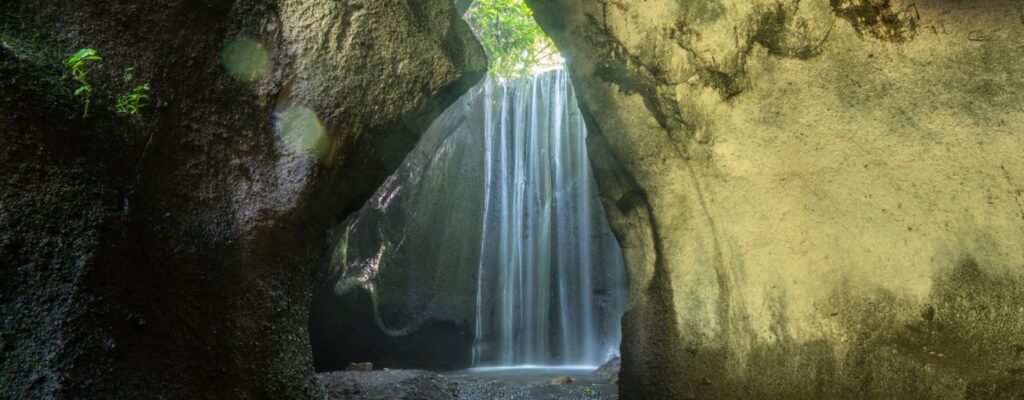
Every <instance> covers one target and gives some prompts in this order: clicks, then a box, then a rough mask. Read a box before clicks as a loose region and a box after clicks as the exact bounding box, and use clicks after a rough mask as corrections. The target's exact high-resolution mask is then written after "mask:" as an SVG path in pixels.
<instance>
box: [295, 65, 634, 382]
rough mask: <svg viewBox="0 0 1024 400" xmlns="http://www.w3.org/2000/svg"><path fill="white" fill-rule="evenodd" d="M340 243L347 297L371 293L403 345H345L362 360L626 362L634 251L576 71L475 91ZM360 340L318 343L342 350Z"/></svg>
mask: <svg viewBox="0 0 1024 400" xmlns="http://www.w3.org/2000/svg"><path fill="white" fill-rule="evenodd" d="M340 236H342V238H343V239H342V241H341V243H340V244H339V246H338V248H337V253H336V255H335V260H334V263H333V264H334V268H335V269H334V271H333V274H335V276H336V277H337V285H335V286H334V288H333V290H334V294H345V293H351V292H350V291H351V290H354V289H357V288H366V289H369V290H367V294H368V295H369V296H370V297H371V298H372V303H373V310H372V312H373V316H374V318H373V321H370V322H368V323H372V324H375V325H376V326H377V327H378V328H379V329H378V331H379V332H380V335H384V336H387V337H388V338H383V339H382V338H377V339H372V340H371V337H372V335H363V336H361V337H362V338H363V339H361V340H365V341H366V342H359V343H356V344H352V345H350V346H349V347H346V348H341V349H337V350H335V353H336V354H348V356H346V357H349V358H351V359H348V358H346V360H347V361H365V360H366V359H367V353H369V352H376V353H377V354H379V357H380V358H379V359H373V360H376V361H378V362H381V363H391V364H390V365H395V364H396V363H394V360H395V359H396V358H398V357H402V356H404V357H408V359H409V361H408V363H407V364H398V365H401V366H410V367H416V368H434V367H437V368H449V367H451V366H455V365H458V366H465V365H467V364H470V363H471V365H473V366H475V367H515V366H524V365H536V366H550V367H560V366H567V365H589V366H595V365H597V364H600V363H602V362H603V361H605V359H606V358H608V357H609V356H610V355H613V354H615V353H617V349H618V343H619V318H620V317H621V316H622V311H623V302H624V298H625V292H626V283H625V272H624V266H623V261H622V253H621V250H620V249H619V245H618V242H617V241H616V239H615V237H614V235H612V233H611V231H610V229H609V227H608V222H607V221H606V220H605V215H604V209H603V208H602V205H601V203H600V201H599V200H598V198H597V196H596V193H595V191H594V182H593V178H592V177H591V171H590V163H589V159H588V158H587V151H586V127H585V126H584V123H583V120H582V118H581V116H580V112H579V110H578V108H577V106H576V101H575V98H574V96H573V90H572V85H571V84H570V82H569V79H568V75H567V74H566V72H565V71H563V70H561V69H560V70H556V71H550V72H546V73H543V74H539V75H535V76H532V77H527V78H519V79H511V80H500V79H495V78H487V79H486V80H485V81H483V82H481V83H480V84H479V85H477V86H476V87H474V88H473V89H471V90H470V91H469V92H467V93H466V94H465V95H463V96H462V98H461V99H460V100H459V101H457V102H456V103H455V104H453V105H452V106H451V107H449V108H448V109H447V110H446V111H445V112H444V114H442V115H441V116H440V117H439V118H437V119H436V120H435V121H434V123H433V124H431V126H430V128H429V129H428V130H427V131H426V132H425V133H424V135H423V137H422V138H421V139H420V141H419V142H418V144H417V145H416V148H415V149H414V150H413V151H412V152H411V153H410V154H409V156H408V157H406V159H405V161H404V163H403V165H402V166H401V167H400V168H399V169H398V170H397V171H396V172H395V173H394V174H393V175H392V176H391V177H389V178H388V179H387V181H386V182H385V183H384V185H383V186H381V187H380V188H379V189H378V190H377V192H376V194H374V196H373V197H372V198H371V200H370V201H369V202H368V203H367V204H366V205H364V207H363V208H362V209H361V210H360V211H359V212H358V213H355V214H353V216H352V217H350V219H349V220H348V221H347V223H346V226H345V227H344V232H343V233H342V234H341V235H340ZM331 295H332V296H333V294H331ZM320 298H324V299H331V298H332V297H330V296H323V297H320ZM319 312H321V313H324V314H325V315H330V313H331V311H329V310H323V311H319ZM345 315H348V314H345ZM355 325H357V326H358V324H355ZM348 332H349V330H346V329H342V328H337V330H336V331H320V330H317V329H314V330H313V331H312V332H311V336H312V337H313V338H314V339H316V340H315V341H314V343H315V345H316V346H319V347H318V348H330V346H331V345H332V344H335V343H338V344H339V345H340V344H345V343H347V342H345V340H348V341H351V340H352V339H351V335H349V333H348ZM417 335H420V336H417ZM334 338H345V339H334ZM420 338H422V339H420ZM392 339H394V340H392ZM421 341H425V342H422V343H424V344H420V343H421ZM440 343H447V344H443V345H442V344H440ZM371 346H379V347H377V348H376V349H375V350H372V351H370V350H366V348H368V347H371ZM321 352H322V353H325V352H326V350H323V351H321ZM470 357H472V360H469V358H470ZM321 363H322V364H326V363H327V361H321ZM385 365H388V364H385Z"/></svg>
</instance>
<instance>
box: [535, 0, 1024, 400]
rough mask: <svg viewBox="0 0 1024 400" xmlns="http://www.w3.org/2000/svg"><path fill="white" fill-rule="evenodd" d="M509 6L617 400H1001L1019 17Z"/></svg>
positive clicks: (818, 4) (1018, 351)
mask: <svg viewBox="0 0 1024 400" xmlns="http://www.w3.org/2000/svg"><path fill="white" fill-rule="evenodd" d="M528 3H529V4H530V5H531V7H532V8H533V9H534V11H535V16H536V18H537V20H538V22H539V23H540V25H541V26H542V27H543V28H544V30H545V31H546V32H547V33H548V34H549V35H551V36H552V37H553V39H554V40H555V42H556V43H557V45H558V46H559V48H560V50H561V51H562V52H563V54H565V55H566V57H567V59H568V60H569V64H570V69H571V72H572V74H573V80H574V84H575V86H576V88H577V94H578V97H579V99H580V103H581V107H582V109H583V110H584V112H585V113H586V114H588V115H587V116H588V127H589V129H590V131H591V140H590V142H589V146H590V150H591V158H592V162H593V163H594V165H595V172H596V174H597V176H598V182H599V185H600V187H601V188H600V190H601V195H602V197H603V199H604V201H605V203H606V210H608V213H609V217H610V219H611V222H612V226H613V229H614V230H615V232H616V234H617V236H618V237H619V240H620V242H621V243H622V245H623V250H624V253H625V257H626V260H627V264H628V265H627V269H628V271H629V275H630V276H629V277H630V283H631V299H630V304H629V308H628V311H627V313H626V316H625V317H624V320H623V344H622V353H623V366H622V368H623V369H622V373H621V386H620V393H621V395H622V397H623V398H637V399H647V398H671V399H685V398H1016V397H1019V396H1021V395H1024V372H1022V371H1024V318H1022V317H1021V316H1022V315H1024V308H1022V304H1024V289H1022V288H1024V157H1021V155H1022V154H1024V109H1022V108H1021V106H1020V105H1021V104H1024V103H1022V101H1024V90H1021V88H1024V63H1021V62H1020V58H1021V55H1022V53H1021V49H1022V46H1024V39H1022V38H1024V36H1022V33H1024V9H1022V6H1021V4H1020V3H1019V2H1014V1H992V2H962V1H939V0H931V1H916V2H913V3H911V2H907V1H891V2H890V1H881V0H833V1H830V2H825V1H777V0H762V1H749V2H748V1H729V0H709V1H692V2H679V1H670V0H646V1H630V0H594V1H572V0H528Z"/></svg>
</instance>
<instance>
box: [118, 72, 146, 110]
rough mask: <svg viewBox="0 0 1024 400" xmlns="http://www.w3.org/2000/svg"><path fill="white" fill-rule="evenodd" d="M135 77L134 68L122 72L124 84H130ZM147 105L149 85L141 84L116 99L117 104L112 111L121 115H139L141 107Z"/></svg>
mask: <svg viewBox="0 0 1024 400" xmlns="http://www.w3.org/2000/svg"><path fill="white" fill-rule="evenodd" d="M134 77H135V69H134V68H125V70H124V82H125V83H131V81H132V80H133V79H134ZM147 104H149V84H148V83H146V84H142V85H138V86H135V87H133V88H132V89H131V91H129V92H128V93H127V94H124V95H122V96H121V97H118V98H117V104H115V105H114V111H117V113H118V114H121V115H127V116H130V115H135V114H138V113H139V110H141V109H142V107H145V106H146V105H147Z"/></svg>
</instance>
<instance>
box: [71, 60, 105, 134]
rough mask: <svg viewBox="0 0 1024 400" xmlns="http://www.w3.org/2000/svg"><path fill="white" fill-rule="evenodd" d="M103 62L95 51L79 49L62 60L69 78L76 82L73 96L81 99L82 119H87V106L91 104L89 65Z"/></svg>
mask: <svg viewBox="0 0 1024 400" xmlns="http://www.w3.org/2000/svg"><path fill="white" fill-rule="evenodd" d="M98 61H103V58H101V57H100V56H99V55H98V54H96V50H93V49H81V50H79V51H78V52H77V53H75V54H73V55H72V56H71V57H68V58H67V59H66V60H64V67H65V68H67V69H68V71H70V72H71V77H72V78H74V79H75V81H76V82H78V88H77V89H75V96H77V97H81V98H82V105H83V107H84V109H83V111H82V118H88V117H89V104H91V103H92V85H90V84H89V65H90V64H92V63H94V62H98Z"/></svg>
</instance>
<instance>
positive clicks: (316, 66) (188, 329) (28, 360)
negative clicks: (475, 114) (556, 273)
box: [0, 0, 486, 399]
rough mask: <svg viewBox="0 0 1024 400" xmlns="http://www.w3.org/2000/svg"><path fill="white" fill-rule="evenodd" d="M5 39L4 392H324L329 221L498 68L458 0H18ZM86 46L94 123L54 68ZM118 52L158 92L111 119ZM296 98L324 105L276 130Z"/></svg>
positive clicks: (0, 335) (0, 153)
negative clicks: (313, 314) (247, 50)
mask: <svg viewBox="0 0 1024 400" xmlns="http://www.w3.org/2000/svg"><path fill="white" fill-rule="evenodd" d="M239 38H250V39H252V40H255V41H256V42H252V43H259V45H258V46H257V48H259V49H262V50H265V51H266V54H267V55H268V57H269V60H270V64H269V68H266V69H265V70H263V71H262V72H261V73H260V74H257V75H254V77H255V78H256V79H255V81H254V82H251V83H243V82H237V81H235V80H233V79H232V78H231V77H229V76H228V74H226V73H225V71H224V69H223V68H222V66H221V51H222V48H223V46H224V45H225V44H226V43H229V42H232V41H234V40H236V39H239ZM0 39H2V44H0V45H2V46H0V101H2V108H3V110H4V111H3V113H0V182H2V184H0V282H2V284H0V289H2V291H0V296H2V297H0V311H2V312H0V315H2V321H0V323H2V325H0V353H2V356H0V376H2V377H3V378H0V397H2V398H275V399H286V398H309V397H316V396H320V395H322V392H321V391H320V389H319V388H318V386H317V385H316V384H315V379H314V375H313V367H312V363H311V359H310V348H309V341H308V337H307V331H306V326H307V318H306V315H307V310H308V309H307V307H308V303H309V299H310V292H311V288H312V281H313V278H314V277H313V275H314V267H315V266H316V265H317V264H319V263H321V262H325V261H326V259H325V257H326V256H327V254H328V253H329V250H330V246H331V240H330V239H329V237H328V236H329V235H328V230H329V229H330V228H332V227H334V226H336V224H338V223H340V221H341V220H342V219H343V218H344V217H345V216H346V214H347V213H348V212H349V211H351V210H354V209H356V208H358V207H359V206H360V205H361V204H362V203H363V201H364V200H365V199H366V197H368V196H369V194H370V193H371V192H372V190H373V189H374V188H375V187H376V186H377V185H378V184H379V183H380V182H381V181H382V180H383V179H384V177H386V176H387V175H388V174H389V173H390V172H391V171H392V170H393V169H394V168H395V167H396V166H397V164H398V162H399V161H400V160H401V159H402V158H403V157H404V155H405V152H407V151H408V150H409V149H410V148H411V147H412V144H413V142H414V141H415V139H416V136H417V134H418V132H420V131H421V130H422V129H423V128H424V127H425V126H426V124H427V122H429V121H430V120H431V119H432V118H433V116H435V115H436V114H437V113H438V112H439V111H440V110H441V109H443V108H444V107H445V106H447V104H449V103H450V102H452V101H453V100H454V99H455V98H456V97H457V96H458V95H459V94H460V93H461V92H462V91H464V90H466V89H467V88H469V87H470V86H471V85H472V84H474V83H475V82H476V81H477V80H478V79H479V78H480V77H482V74H483V71H484V70H485V69H486V66H485V64H486V61H485V59H484V57H483V52H482V49H480V47H479V45H478V44H476V43H475V41H474V39H473V36H472V34H471V33H470V31H469V29H468V28H467V27H466V26H465V24H464V22H462V20H461V19H460V18H459V16H458V15H457V13H456V11H455V10H454V8H453V6H452V4H451V2H450V1H446V0H436V1H423V0H417V1H388V2H374V1H358V0H351V1H337V2H321V1H305V0H279V1H235V2H231V1H222V2H212V1H185V0H163V1H149V2H135V1H106V2H96V1H61V2H49V1H30V0H25V1H14V2H12V3H10V4H5V5H4V7H2V10H0ZM82 47H93V48H95V49H97V50H98V51H99V52H100V54H102V55H103V56H104V61H103V62H102V63H101V64H100V65H99V66H98V67H97V68H96V69H95V70H93V71H92V73H91V74H90V76H91V79H92V80H93V84H94V85H95V86H96V87H97V93H96V96H95V104H94V107H93V112H92V114H93V115H92V116H91V117H90V118H89V119H88V120H85V121H82V120H80V119H79V118H78V114H79V113H80V111H81V110H80V105H78V104H77V100H76V99H74V98H73V97H72V96H71V90H70V89H69V88H70V85H69V84H68V83H66V82H62V81H61V80H60V76H61V75H62V74H63V71H62V68H61V67H60V60H61V59H62V58H63V57H65V56H66V55H67V54H70V53H71V52H73V51H74V50H77V49H79V48H82ZM126 67H133V68H134V69H135V75H136V77H137V78H139V79H140V80H141V81H148V82H151V83H152V86H153V92H152V95H153V97H154V101H153V103H152V104H151V105H150V106H149V107H148V108H146V109H145V110H144V111H143V113H142V115H141V117H137V118H132V119H119V118H118V117H116V116H114V115H113V114H112V113H111V112H110V111H108V110H106V107H109V106H110V104H111V102H112V99H113V97H114V96H115V95H116V94H115V93H114V90H113V89H112V88H114V87H115V86H117V84H118V82H119V80H120V78H121V71H122V69H123V68H126ZM293 107H304V108H301V109H300V110H304V113H300V115H308V116H316V117H318V118H311V119H308V120H305V125H295V124H289V123H283V122H282V123H279V124H278V127H277V128H278V129H277V130H275V124H274V121H275V113H282V112H285V111H286V110H288V109H290V108H292V109H294V108H293ZM296 126H300V127H303V126H304V127H311V128H312V130H311V131H310V132H313V133H314V134H315V133H317V131H318V129H316V128H318V127H322V129H323V131H322V133H323V135H324V136H323V137H322V138H321V139H320V141H319V142H318V143H317V145H316V146H315V147H314V149H315V151H313V152H306V151H303V150H298V149H296V147H295V146H294V143H291V142H288V141H287V140H286V139H285V135H284V134H285V133H287V132H288V131H289V129H292V128H295V127H296Z"/></svg>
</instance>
